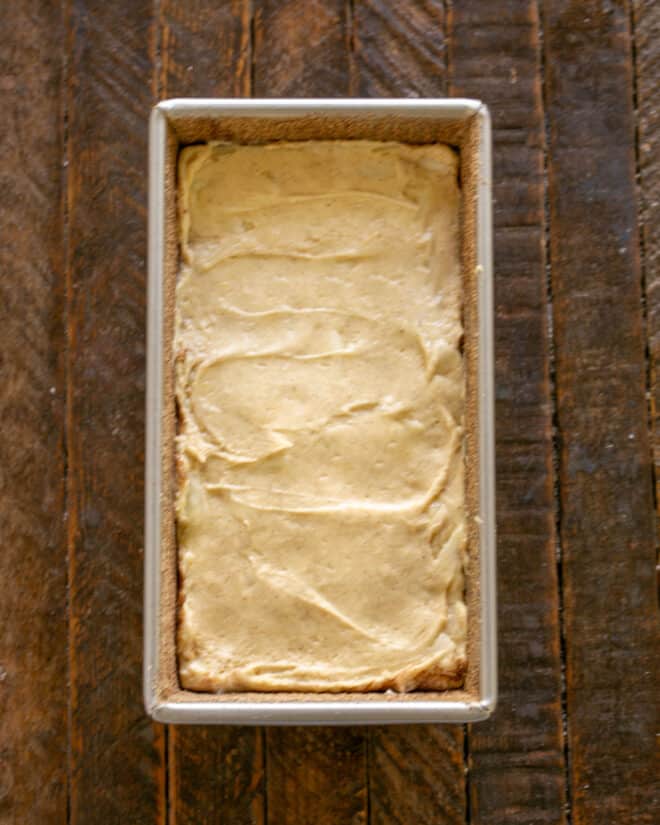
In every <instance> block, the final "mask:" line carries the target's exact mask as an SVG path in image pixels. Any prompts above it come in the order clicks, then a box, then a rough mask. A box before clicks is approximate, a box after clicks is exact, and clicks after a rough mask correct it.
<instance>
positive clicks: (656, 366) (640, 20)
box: [633, 0, 660, 528]
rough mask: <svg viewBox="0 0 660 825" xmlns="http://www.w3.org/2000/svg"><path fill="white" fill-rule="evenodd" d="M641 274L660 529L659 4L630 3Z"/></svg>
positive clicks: (646, 1) (648, 1) (649, 1)
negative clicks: (643, 292)
mask: <svg viewBox="0 0 660 825" xmlns="http://www.w3.org/2000/svg"><path fill="white" fill-rule="evenodd" d="M633 8H634V24H635V32H634V36H635V46H636V49H635V63H636V67H637V112H638V116H639V119H638V124H637V128H638V130H639V135H638V137H639V143H638V147H639V148H638V165H639V174H640V184H641V204H640V206H641V228H642V272H643V276H644V282H645V287H646V290H645V291H646V317H647V341H648V349H649V356H650V383H651V388H650V389H651V397H650V401H651V424H652V428H653V432H652V436H653V458H654V467H655V502H656V520H657V525H658V527H659V528H660V510H658V509H657V508H658V502H660V376H659V372H660V196H659V194H658V193H660V107H659V106H658V83H659V82H660V80H659V79H660V4H659V3H657V2H654V0H634V4H633Z"/></svg>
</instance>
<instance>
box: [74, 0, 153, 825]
mask: <svg viewBox="0 0 660 825" xmlns="http://www.w3.org/2000/svg"><path fill="white" fill-rule="evenodd" d="M151 9H152V4H151V2H149V1H148V0H138V2H136V1H135V0H131V2H124V1H122V2H116V3H110V4H108V3H105V2H101V1H100V0H76V2H74V3H73V4H72V7H71V16H70V33H69V46H70V53H69V56H68V68H69V93H68V103H67V110H68V130H69V142H68V172H69V175H68V209H69V259H68V278H69V282H68V303H69V329H68V347H69V356H68V379H69V386H68V402H69V408H68V423H67V435H68V458H69V465H68V471H69V475H68V497H69V531H70V533H69V535H70V572H69V576H70V605H71V620H70V680H71V687H70V690H71V742H70V766H69V767H70V772H71V800H70V821H71V822H72V823H78V822H89V821H91V819H94V820H95V821H98V822H103V823H104V824H105V823H108V825H110V824H111V823H125V822H131V823H133V824H134V825H138V823H154V822H158V821H161V822H162V821H163V819H164V815H165V807H164V793H163V791H164V755H163V734H162V729H161V728H160V727H159V726H156V725H153V724H152V723H151V722H150V720H149V719H148V718H147V717H146V715H145V713H144V709H143V706H142V697H141V683H142V556H143V551H142V541H143V520H142V513H143V462H144V414H143V410H144V337H145V324H144V314H145V302H144V295H145V282H144V271H145V247H146V237H145V220H146V207H145V187H146V176H145V163H146V148H147V146H146V134H147V119H148V112H149V107H150V104H151V102H152V93H151V89H150V81H151V77H152V62H153V61H152V53H151V41H152V37H153V26H152V22H153V21H152V15H151Z"/></svg>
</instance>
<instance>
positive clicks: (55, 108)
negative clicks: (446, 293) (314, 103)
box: [0, 0, 660, 825]
mask: <svg viewBox="0 0 660 825" xmlns="http://www.w3.org/2000/svg"><path fill="white" fill-rule="evenodd" d="M3 24H4V26H3V36H2V38H0V101H1V102H2V104H3V112H4V115H5V117H4V119H3V128H2V130H0V149H1V151H0V182H1V183H2V194H3V197H2V199H0V262H1V266H2V271H1V273H0V275H1V277H0V365H1V370H0V375H1V378H2V381H1V383H0V412H1V413H2V421H3V430H2V435H1V436H0V535H1V536H2V553H1V554H0V577H1V580H2V598H0V823H2V825H5V823H7V824H9V823H11V825H19V823H20V825H33V823H34V825H50V823H66V822H71V823H87V822H90V823H95V825H97V824H98V825H103V824H104V823H131V825H141V823H165V822H167V823H170V824H172V823H190V825H205V823H228V824H229V825H241V823H259V825H261V824H262V823H272V824H273V825H287V823H292V825H293V823H295V824H296V825H306V823H310V825H312V823H321V824H323V823H328V825H343V824H344V823H349V825H353V823H356V825H357V824H358V823H359V825H362V823H364V824H365V825H366V823H369V822H371V823H377V825H390V824H391V825H395V824H396V825H398V824H399V823H400V825H416V823H421V824H422V825H427V823H428V825H445V823H451V824H452V825H458V824H459V823H470V822H471V823H483V824H484V825H500V823H501V825H509V823H512V824H513V825H522V823H529V824H530V825H531V824H532V823H568V824H569V825H570V823H574V825H601V823H602V824H603V825H610V823H611V825H628V823H642V825H650V824H651V823H655V822H657V821H659V820H660V793H659V788H658V783H657V778H656V777H657V770H656V771H654V767H656V768H657V764H656V765H654V733H655V731H654V728H655V722H656V715H655V712H656V711H657V697H658V694H659V693H660V691H658V680H657V664H658V662H657V659H658V656H657V651H658V636H657V594H656V589H655V557H656V546H657V530H656V521H655V519H654V502H657V495H654V491H655V490H656V489H657V488H656V485H657V483H658V473H657V472H656V471H655V470H656V469H657V468H658V466H659V465H660V447H658V444H659V443H660V441H659V433H660V431H659V430H658V427H657V419H658V410H659V409H660V390H659V389H658V387H659V384H658V381H657V379H656V375H657V373H658V368H657V359H658V357H660V286H659V285H660V269H659V267H660V236H659V234H658V226H659V225H660V211H659V210H660V206H659V204H660V191H659V188H660V138H659V134H660V117H659V114H658V112H660V103H659V102H658V91H657V89H658V86H659V85H660V4H658V3H657V2H654V0H634V2H633V0H631V2H621V1H620V0H619V1H618V2H617V0H607V2H606V0H600V2H592V1H591V0H587V1H586V2H585V0H574V1H573V2H569V1H568V0H542V2H539V3H537V2H529V1H528V0H501V2H500V1H499V0H498V2H493V0H454V2H442V0H401V1H400V2H396V3H395V2H393V1H392V2H388V0H327V1H326V0H226V1H225V2H221V3H219V2H216V0H194V1H193V0H191V2H186V3H178V2H175V1H174V0H161V2H159V3H152V2H147V1H146V0H131V2H128V0H117V2H114V3H107V2H101V0H70V2H64V1H63V2H61V3H59V2H55V0H52V1H51V0H14V2H11V3H8V4H6V8H5V9H3ZM444 94H450V95H453V96H458V95H469V96H473V97H479V98H482V99H484V100H485V101H486V102H487V103H488V104H489V105H490V107H491V110H492V115H493V126H494V150H495V151H494V156H495V187H494V198H495V226H496V232H495V273H496V275H495V277H496V283H495V294H496V347H497V352H496V370H497V416H498V418H497V473H498V489H497V494H498V531H499V540H498V554H499V598H500V609H499V616H500V680H501V700H500V706H499V708H498V710H497V712H496V715H495V716H494V718H493V719H492V720H491V721H489V722H487V723H482V724H478V725H474V726H472V727H470V728H463V727H461V726H428V725H422V726H403V727H401V728H394V729H390V728H385V727H378V728H369V729H367V728H347V729H332V728H319V729H302V728H293V729H271V730H267V731H266V730H264V729H258V728H213V727H176V728H175V727H171V728H169V729H168V728H166V727H163V726H160V725H156V724H153V723H151V722H150V721H149V720H148V719H147V718H146V717H145V715H144V712H143V709H142V704H141V595H142V594H141V590H142V573H141V570H142V529H143V521H142V496H143V475H142V462H143V454H144V438H143V426H144V414H143V407H144V355H145V353H144V331H145V319H144V313H145V252H146V249H145V246H146V244H145V241H146V237H145V221H146V134H147V131H146V125H147V116H148V110H149V107H150V105H151V104H152V103H153V102H154V101H155V100H157V99H159V98H162V97H167V96H186V95H187V96H192V95H197V96H199V95H208V96H250V95H252V96H263V97H277V96H282V95H288V96H300V97H305V96H328V97H341V96H360V95H362V96H374V97H377V96H388V95H391V96H397V95H400V96H440V95H444ZM654 456H655V467H654V460H653V459H654ZM656 513H657V511H656ZM656 518H657V514H656Z"/></svg>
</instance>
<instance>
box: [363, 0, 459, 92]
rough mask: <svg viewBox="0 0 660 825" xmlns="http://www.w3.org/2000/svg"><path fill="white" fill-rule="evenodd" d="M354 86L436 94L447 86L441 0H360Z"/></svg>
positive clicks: (368, 89)
mask: <svg viewBox="0 0 660 825" xmlns="http://www.w3.org/2000/svg"><path fill="white" fill-rule="evenodd" d="M351 30H352V45H353V53H354V54H353V56H354V59H353V61H352V75H353V81H352V84H351V88H352V92H353V93H354V94H355V95H356V96H359V97H436V96H438V95H439V94H444V93H445V91H446V74H447V72H446V58H447V52H446V43H445V13H444V3H443V2H442V0H421V2H420V0H405V2H397V3H392V2H389V0H361V2H358V3H355V4H354V12H353V19H352V27H351Z"/></svg>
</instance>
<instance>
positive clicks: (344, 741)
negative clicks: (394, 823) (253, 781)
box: [266, 727, 367, 825]
mask: <svg viewBox="0 0 660 825" xmlns="http://www.w3.org/2000/svg"><path fill="white" fill-rule="evenodd" d="M267 741H268V751H267V761H266V764H267V766H268V788H267V789H268V806H267V807H268V821H269V822H272V823H277V825H289V823H290V825H300V823H303V822H309V823H314V825H337V823H340V822H341V823H346V825H366V823H367V787H366V781H365V778H366V770H367V765H366V760H367V753H366V748H365V736H364V732H363V730H362V729H360V728H346V729H337V728H329V727H324V728H273V729H271V730H269V731H268V737H267Z"/></svg>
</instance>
